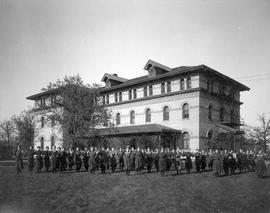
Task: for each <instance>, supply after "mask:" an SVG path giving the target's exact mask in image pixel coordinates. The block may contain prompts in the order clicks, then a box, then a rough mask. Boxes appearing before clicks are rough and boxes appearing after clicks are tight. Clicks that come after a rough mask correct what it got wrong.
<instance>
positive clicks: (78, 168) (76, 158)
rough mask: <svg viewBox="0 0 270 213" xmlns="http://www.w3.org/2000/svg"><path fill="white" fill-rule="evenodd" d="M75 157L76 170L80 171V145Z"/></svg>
mask: <svg viewBox="0 0 270 213" xmlns="http://www.w3.org/2000/svg"><path fill="white" fill-rule="evenodd" d="M74 159H75V165H76V171H77V172H79V171H80V170H81V167H82V159H81V152H80V149H79V147H77V148H76V151H75V154H74Z"/></svg>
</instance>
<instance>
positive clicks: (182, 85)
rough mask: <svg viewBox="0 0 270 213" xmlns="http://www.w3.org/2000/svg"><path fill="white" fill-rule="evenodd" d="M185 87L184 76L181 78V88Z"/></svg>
mask: <svg viewBox="0 0 270 213" xmlns="http://www.w3.org/2000/svg"><path fill="white" fill-rule="evenodd" d="M184 89H185V80H184V79H183V78H182V79H181V80H180V90H184Z"/></svg>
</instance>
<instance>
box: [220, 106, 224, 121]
mask: <svg viewBox="0 0 270 213" xmlns="http://www.w3.org/2000/svg"><path fill="white" fill-rule="evenodd" d="M219 119H220V122H223V121H224V108H223V107H221V108H220V115H219Z"/></svg>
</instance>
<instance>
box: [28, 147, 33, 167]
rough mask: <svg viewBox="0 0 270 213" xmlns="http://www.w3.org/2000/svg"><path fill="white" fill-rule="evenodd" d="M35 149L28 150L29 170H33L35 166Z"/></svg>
mask: <svg viewBox="0 0 270 213" xmlns="http://www.w3.org/2000/svg"><path fill="white" fill-rule="evenodd" d="M34 154H35V151H34V150H33V149H32V150H29V151H28V170H29V172H32V171H33V169H34V167H35V159H34Z"/></svg>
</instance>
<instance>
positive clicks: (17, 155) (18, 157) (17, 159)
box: [15, 146, 23, 174]
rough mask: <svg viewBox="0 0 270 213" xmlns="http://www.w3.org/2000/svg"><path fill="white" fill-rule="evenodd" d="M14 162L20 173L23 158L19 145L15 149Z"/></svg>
mask: <svg viewBox="0 0 270 213" xmlns="http://www.w3.org/2000/svg"><path fill="white" fill-rule="evenodd" d="M15 162H16V169H17V173H18V174H20V173H21V172H22V170H23V159H22V151H21V147H20V146H17V149H16V151H15Z"/></svg>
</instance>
